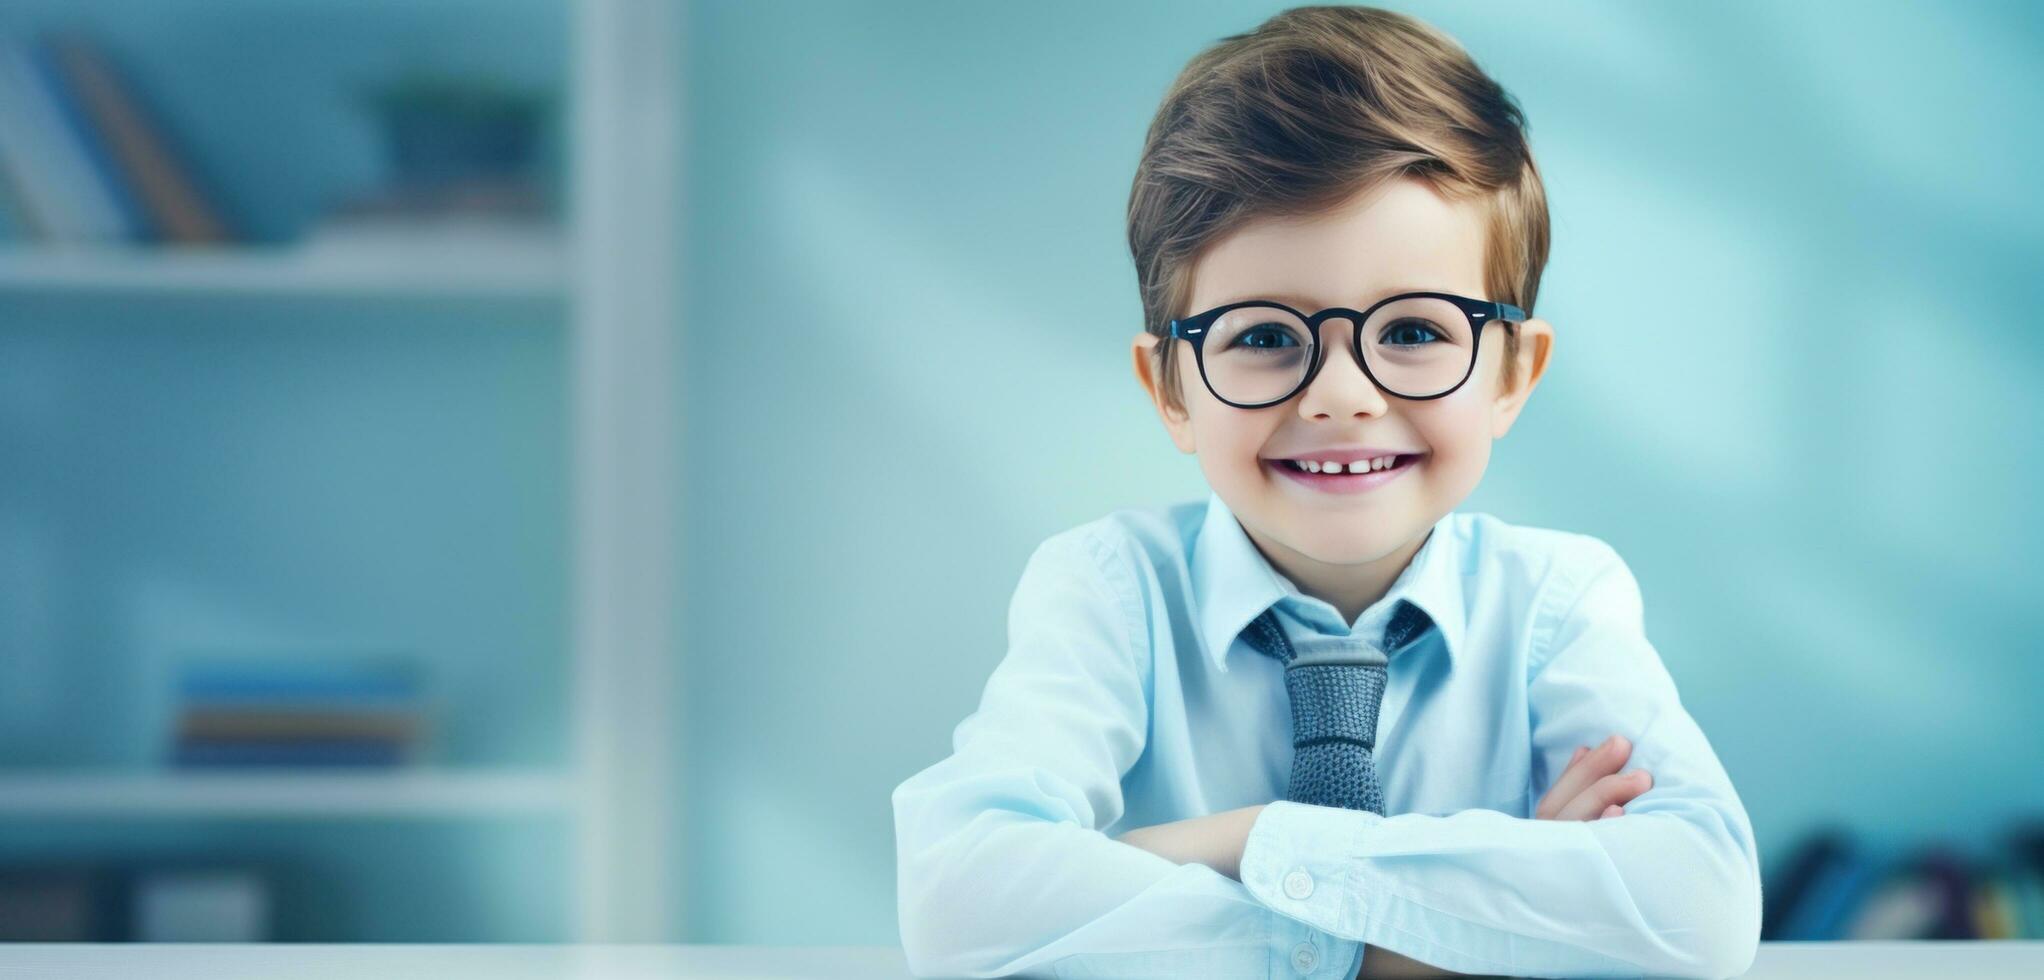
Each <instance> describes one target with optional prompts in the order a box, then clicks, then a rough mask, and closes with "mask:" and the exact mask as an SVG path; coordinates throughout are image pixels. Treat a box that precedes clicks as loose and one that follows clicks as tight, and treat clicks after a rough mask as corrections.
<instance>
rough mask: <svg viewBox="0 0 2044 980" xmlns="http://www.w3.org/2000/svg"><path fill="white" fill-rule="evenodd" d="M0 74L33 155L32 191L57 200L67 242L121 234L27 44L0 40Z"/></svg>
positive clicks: (108, 238) (117, 220)
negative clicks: (62, 214)
mask: <svg viewBox="0 0 2044 980" xmlns="http://www.w3.org/2000/svg"><path fill="white" fill-rule="evenodd" d="M0 75H4V76H5V77H6V78H7V81H8V84H9V85H10V86H11V88H12V91H11V92H10V93H9V94H8V96H7V98H8V101H11V102H13V103H15V104H14V106H13V107H12V108H13V111H14V114H15V122H14V123H13V125H14V126H15V127H16V128H17V129H18V130H19V131H20V133H21V135H20V136H17V137H16V138H20V139H24V140H25V141H26V142H25V143H24V144H23V149H24V150H25V151H26V152H28V153H29V154H30V155H31V156H32V157H33V158H34V163H33V165H32V170H33V173H32V174H31V180H32V181H33V183H34V186H35V193H37V194H38V195H40V196H47V197H49V198H51V199H52V202H53V203H56V202H61V207H62V210H63V212H64V214H65V217H66V218H67V219H68V222H69V223H68V224H67V225H66V226H65V227H64V230H65V232H66V235H65V237H66V238H67V239H68V240H75V241H92V242H102V241H111V240H116V239H118V238H120V237H121V235H122V232H123V230H124V229H123V226H122V224H121V217H120V215H119V213H118V212H117V210H116V208H115V206H114V202H113V198H112V197H110V196H108V194H107V192H106V188H104V187H102V186H100V184H99V181H98V178H97V177H95V176H94V175H93V173H92V165H91V162H90V161H89V159H88V158H87V156H86V152H85V147H84V146H83V145H82V144H81V143H80V142H79V141H78V135H77V133H76V132H74V131H73V130H72V128H71V126H70V125H69V124H68V123H66V122H65V121H64V117H63V111H62V110H61V109H60V108H59V107H58V105H57V96H56V93H55V92H54V91H53V90H52V89H51V88H50V85H49V80H48V79H47V78H45V77H44V76H43V74H42V72H41V71H40V70H38V69H37V67H36V63H35V56H34V53H33V52H31V51H30V50H28V48H27V46H26V45H23V44H20V43H17V42H12V41H7V40H4V39H0Z"/></svg>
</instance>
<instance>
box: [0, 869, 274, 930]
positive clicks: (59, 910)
mask: <svg viewBox="0 0 2044 980" xmlns="http://www.w3.org/2000/svg"><path fill="white" fill-rule="evenodd" d="M270 877H271V876H270V872H269V871H268V869H265V868H262V867H247V866H241V865H223V866H209V865H205V864H198V865H178V864H164V863H161V862H147V863H140V864H128V863H114V864H98V863H96V864H78V863H75V862H73V863H63V864H27V865H13V864H0V942H31V943H70V942H92V943H111V942H145V943H253V942H264V941H267V940H269V939H271V938H273V936H272V931H271V920H272V919H273V918H274V917H275V916H274V910H273V908H272V906H273V904H274V898H273V895H272V891H273V886H272V883H271V880H270Z"/></svg>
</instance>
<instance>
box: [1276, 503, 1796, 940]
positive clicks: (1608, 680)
mask: <svg viewBox="0 0 2044 980" xmlns="http://www.w3.org/2000/svg"><path fill="white" fill-rule="evenodd" d="M1599 545H1600V546H1601V547H1603V549H1604V550H1606V551H1609V547H1608V546H1603V545H1602V543H1601V542H1599ZM1560 598H1561V601H1560V602H1559V603H1557V605H1558V606H1560V607H1561V612H1560V614H1559V615H1557V616H1555V617H1553V619H1552V620H1551V631H1552V632H1551V635H1552V638H1551V641H1549V642H1547V643H1544V644H1541V643H1538V642H1537V640H1536V648H1537V649H1545V650H1549V651H1552V653H1551V655H1548V656H1545V657H1541V658H1540V659H1539V660H1538V661H1537V662H1534V663H1532V664H1529V667H1528V672H1529V675H1530V676H1529V679H1528V682H1527V699H1528V710H1529V713H1530V716H1531V724H1532V733H1531V735H1532V741H1533V747H1534V752H1535V756H1536V758H1535V760H1534V765H1533V769H1532V771H1533V774H1534V782H1535V785H1536V786H1538V785H1543V784H1544V782H1545V781H1548V780H1551V779H1552V777H1553V775H1554V774H1558V773H1560V772H1562V771H1563V770H1564V769H1565V768H1566V767H1567V763H1568V761H1569V756H1570V754H1571V752H1572V751H1573V750H1574V747H1575V746H1577V745H1595V744H1597V743H1598V742H1600V741H1602V740H1603V738H1604V736H1605V735H1608V734H1610V733H1612V732H1617V733H1619V734H1622V735H1625V736H1626V737H1627V738H1628V739H1630V740H1631V742H1632V744H1633V750H1632V755H1631V757H1630V759H1629V760H1628V768H1642V769H1646V770H1647V771H1648V772H1650V773H1651V774H1652V776H1653V786H1652V788H1651V789H1649V790H1647V791H1646V792H1645V793H1643V794H1641V795H1640V796H1638V797H1636V798H1634V799H1633V800H1632V801H1631V802H1629V803H1627V804H1626V807H1625V814H1624V815H1623V816H1618V817H1610V818H1605V819H1600V820H1595V821H1587V822H1586V821H1578V820H1536V819H1531V818H1528V817H1521V816H1517V815H1513V814H1506V813H1503V812H1500V811H1497V810H1482V809H1472V810H1464V811H1461V812H1458V813H1452V814H1447V815H1432V814H1419V813H1409V814H1395V815H1393V816H1390V817H1383V816H1378V815H1377V814H1373V813H1359V812H1356V811H1352V810H1342V809H1336V808H1330V807H1316V806H1306V805H1301V804H1296V803H1290V802H1286V801H1279V802H1275V803H1272V804H1271V805H1269V806H1267V807H1265V808H1264V811H1263V812H1262V814H1261V815H1259V817H1258V819H1257V821H1256V824H1255V826H1254V827H1253V828H1252V829H1251V832H1250V836H1249V839H1248V843H1247V845H1246V846H1245V848H1244V851H1243V855H1242V864H1241V871H1242V883H1243V884H1244V885H1245V886H1246V887H1247V888H1249V890H1250V891H1251V892H1252V893H1254V894H1255V895H1256V896H1257V897H1258V898H1259V899H1261V900H1263V901H1264V902H1266V903H1267V904H1269V905H1270V906H1271V907H1272V908H1274V909H1276V910H1278V911H1280V912H1283V913H1285V914H1287V915H1290V916H1293V917H1296V918H1298V919H1300V920H1301V921H1303V922H1306V923H1308V924H1310V925H1313V926H1315V927H1318V928H1320V929H1324V930H1326V931H1327V932H1329V933H1332V934H1333V935H1336V936H1340V937H1343V938H1347V939H1353V940H1360V941H1363V942H1366V943H1369V944H1371V945H1373V946H1381V947H1384V948H1387V949H1394V950H1397V951H1398V952H1400V953H1402V954H1404V955H1407V956H1411V957H1414V958H1416V959H1419V960H1422V961H1424V962H1427V963H1430V964H1433V965H1436V966H1440V967H1444V968H1446V969H1451V970H1456V971H1458V972H1465V973H1494V972H1505V973H1513V974H1522V975H1575V976H1595V975H1620V974H1633V975H1637V974H1641V973H1649V974H1654V975H1665V976H1696V977H1724V976H1734V975H1737V974H1739V973H1743V972H1745V970H1746V969H1747V968H1748V967H1749V966H1750V965H1751V963H1752V961H1753V957H1754V954H1755V953H1756V952H1757V950H1758V946H1759V931H1760V880H1759V860H1758V855H1757V852H1756V850H1755V847H1754V843H1753V831H1752V826H1751V824H1750V822H1749V821H1748V819H1747V816H1746V812H1745V808H1744V806H1743V804H1741V802H1740V801H1739V797H1738V794H1737V793H1736V792H1735V791H1734V790H1733V788H1732V785H1731V780H1730V778H1729V777H1728V776H1727V775H1726V773H1725V770H1724V768H1723V766H1722V765H1721V764H1720V763H1719V762H1718V759H1717V757H1716V755H1715V754H1714V753H1713V752H1712V750H1711V748H1710V744H1709V742H1708V741H1707V740H1706V739H1705V738H1704V735H1703V732H1702V730H1701V729H1699V728H1698V727H1697V725H1696V722H1695V721H1694V720H1693V719H1692V718H1691V717H1690V716H1689V714H1688V712H1687V711H1686V710H1684V709H1683V707H1682V705H1681V703H1680V701H1679V700H1678V698H1677V696H1676V692H1675V687H1674V683H1673V681H1672V680H1671V679H1670V678H1669V676H1668V673H1667V671H1666V669H1665V668H1664V667H1663V666H1662V664H1661V661H1660V658H1659V655H1658V654H1657V653H1656V652H1655V651H1654V649H1653V647H1652V646H1651V645H1650V644H1649V643H1648V642H1647V640H1646V636H1645V632H1644V629H1643V625H1642V615H1641V612H1642V610H1641V601H1640V596H1639V587H1638V584H1637V582H1636V581H1635V580H1634V579H1633V576H1632V574H1631V572H1630V570H1629V569H1627V568H1626V566H1625V564H1624V562H1623V561H1622V560H1620V559H1619V558H1618V556H1617V554H1616V553H1615V552H1613V553H1611V554H1610V555H1609V557H1608V559H1607V560H1606V561H1605V562H1604V563H1603V564H1602V565H1601V567H1600V568H1599V569H1598V570H1597V571H1596V572H1595V573H1594V574H1592V575H1591V576H1590V577H1589V579H1588V581H1587V582H1586V583H1585V584H1584V585H1583V586H1581V587H1580V588H1571V589H1569V590H1567V594H1565V595H1563V596H1561V597H1560ZM1543 612H1547V611H1545V610H1544V611H1543ZM1539 635H1540V631H1538V630H1536V637H1538V636H1539ZM1529 798H1530V797H1529Z"/></svg>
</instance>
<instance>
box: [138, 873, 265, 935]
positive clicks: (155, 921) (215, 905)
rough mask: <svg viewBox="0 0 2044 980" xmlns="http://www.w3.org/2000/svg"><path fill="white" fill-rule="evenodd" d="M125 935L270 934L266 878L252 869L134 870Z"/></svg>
mask: <svg viewBox="0 0 2044 980" xmlns="http://www.w3.org/2000/svg"><path fill="white" fill-rule="evenodd" d="M130 909H131V912H130V916H131V922H132V931H131V934H130V937H129V938H131V939H132V940H133V941H135V942H143V943H255V942H263V941H265V940H267V939H269V938H270V893H269V884H268V882H267V881H266V880H265V879H264V878H263V877H262V876H261V875H259V874H256V873H255V872H252V871H245V870H238V869H230V868H218V869H209V868H176V869H158V870H147V871H143V872H140V873H138V874H136V875H135V876H134V878H133V884H132V887H131V889H130Z"/></svg>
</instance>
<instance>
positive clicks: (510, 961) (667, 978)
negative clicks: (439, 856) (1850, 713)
mask: <svg viewBox="0 0 2044 980" xmlns="http://www.w3.org/2000/svg"><path fill="white" fill-rule="evenodd" d="M908 976H909V972H908V966H907V964H906V961H904V960H903V959H902V955H901V950H900V949H898V948H895V947H890V946H681V945H673V946H518V945H508V944H506V945H483V944H478V945H469V946H427V945H420V946H370V945H360V946H325V945H314V944H303V943H301V944H289V943H280V944H263V945H248V946H206V945H174V944H166V945H139V944H135V945H125V944H124V945H103V946H102V945H82V944H0V980H26V978H29V977H34V978H37V980H46V978H78V980H115V978H119V980H128V978H134V977H148V978H151V980H242V978H249V980H253V978H258V977H260V978H263V980H269V978H273V977H291V978H304V980H338V978H349V980H354V978H370V980H412V978H418V980H470V978H473V980H674V978H679V977H689V978H716V980H797V978H800V980H810V978H844V980H902V978H905V977H908ZM1746 976H1748V977H1753V978H1760V980H1783V978H1789V977H1795V978H1814V977H1827V978H1828V977H1859V978H1868V980H1885V978H1895V980H1900V978H1903V977H1911V978H1915V977H1925V976H1945V977H1963V978H1967V980H1972V978H1976V977H2007V978H2017V977H2021V978H2025V980H2030V978H2036V977H2044V942H2014V941H1994V942H1921V943H1762V944H1761V945H1760V956H1759V958H1758V959H1756V960H1755V961H1754V963H1753V970H1752V972H1750V973H1748V974H1746Z"/></svg>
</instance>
